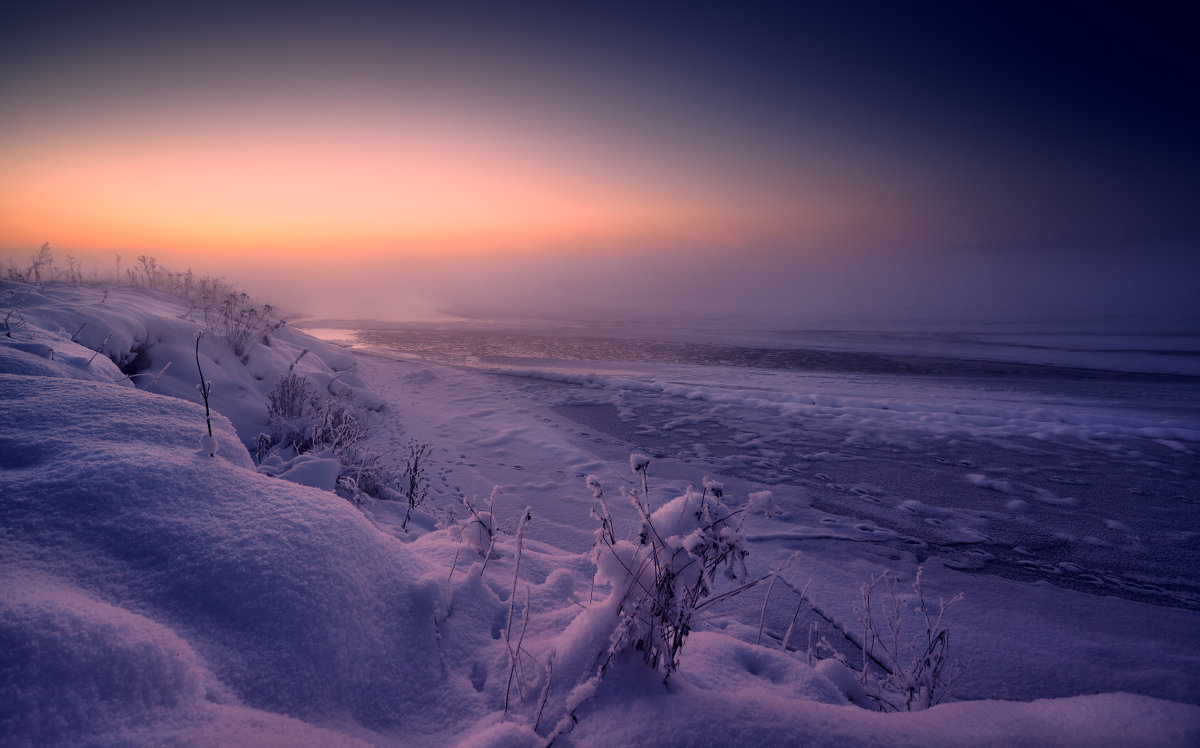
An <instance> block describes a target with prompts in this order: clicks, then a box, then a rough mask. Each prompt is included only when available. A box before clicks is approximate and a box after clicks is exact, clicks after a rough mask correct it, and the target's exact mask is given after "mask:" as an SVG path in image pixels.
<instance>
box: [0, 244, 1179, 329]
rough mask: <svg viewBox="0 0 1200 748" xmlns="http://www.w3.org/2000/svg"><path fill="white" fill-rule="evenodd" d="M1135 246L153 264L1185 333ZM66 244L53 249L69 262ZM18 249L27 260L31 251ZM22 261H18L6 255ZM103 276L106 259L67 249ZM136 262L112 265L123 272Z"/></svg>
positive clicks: (865, 322) (682, 307) (291, 292)
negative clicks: (120, 265) (26, 256)
mask: <svg viewBox="0 0 1200 748" xmlns="http://www.w3.org/2000/svg"><path fill="white" fill-rule="evenodd" d="M1142 247H1143V248H1142V249H1141V251H1131V250H1130V249H1129V248H1128V247H1121V248H1114V247H1113V246H1111V245H1107V246H1106V245H1105V244H1103V243H1102V242H1099V241H1096V240H1091V241H1067V240H1060V241H1058V242H1057V243H1056V244H1054V245H1049V244H1048V243H1042V244H1035V243H1023V244H1016V243H1014V244H1004V245H986V246H976V247H959V248H955V249H941V250H920V249H912V248H896V249H892V250H881V249H863V248H859V249H857V250H846V251H842V252H815V251H809V252H805V253H801V252H798V251H796V252H789V251H786V250H784V249H776V248H765V249H763V248H759V249H744V250H741V251H728V250H722V251H708V252H698V251H694V250H693V251H684V250H669V249H659V250H657V251H646V252H642V253H635V252H629V251H624V252H609V253H600V252H570V253H568V252H562V253H553V254H552V253H545V254H538V255H532V254H523V255H513V254H506V255H503V256H499V255H498V256H492V257H478V256H473V257H468V258H463V257H456V256H446V257H437V256H434V255H431V254H424V255H402V254H391V255H387V254H378V255H375V256H366V257H364V256H356V255H353V254H346V255H344V256H339V253H338V252H335V251H330V252H327V253H322V255H321V256H319V257H313V256H311V255H307V256H300V255H296V256H289V255H287V254H279V255H268V254H263V255H254V254H244V255H241V256H240V257H225V256H221V255H217V254H206V255H191V254H186V253H160V254H156V255H155V256H156V257H157V259H158V261H159V262H160V263H161V264H162V265H164V266H166V267H167V268H168V269H170V270H172V271H178V272H182V271H183V270H186V269H191V270H193V271H194V272H197V273H200V274H208V275H214V276H222V277H225V278H226V279H228V280H230V281H232V282H233V283H234V284H235V285H237V286H239V287H241V288H244V289H245V290H246V291H247V292H249V293H250V294H251V295H253V296H255V297H257V298H259V299H261V300H263V301H266V302H270V303H272V304H274V305H276V306H278V307H279V308H281V309H283V310H284V311H285V312H286V313H287V314H289V315H291V316H293V317H307V318H318V319H338V320H360V319H373V320H380V321H428V320H432V319H439V318H443V319H444V317H445V315H450V316H454V317H467V318H472V319H504V320H518V319H527V320H540V321H559V322H570V321H609V322H627V323H631V324H635V323H637V322H639V321H640V322H655V321H671V322H686V321H688V320H695V321H696V322H698V323H703V324H718V325H719V324H722V323H723V322H727V323H731V324H733V323H755V322H761V323H764V324H766V323H769V324H772V325H783V326H786V327H794V328H822V327H830V326H833V327H844V326H850V327H853V326H864V327H869V328H870V327H882V328H895V329H900V328H904V327H914V328H927V327H938V328H947V329H949V328H955V327H958V328H964V327H971V326H975V327H978V326H988V325H995V324H1013V323H1015V324H1022V323H1027V324H1039V325H1040V324H1053V323H1059V324H1069V325H1075V326H1083V327H1088V328H1095V329H1096V330H1097V331H1104V330H1140V331H1145V332H1156V331H1184V332H1194V331H1195V330H1196V329H1198V328H1200V301H1198V300H1197V298H1196V295H1195V293H1194V279H1195V278H1196V277H1200V267H1198V263H1197V261H1196V259H1195V258H1194V257H1192V256H1191V255H1189V254H1188V253H1187V252H1184V251H1172V249H1171V247H1170V245H1168V244H1165V243H1161V242H1160V243H1157V244H1155V243H1151V242H1149V241H1147V242H1145V244H1143V245H1142ZM69 253H70V252H68V251H67V250H65V249H59V250H57V251H56V255H57V257H58V260H59V263H60V265H62V264H65V262H64V260H65V256H66V255H67V254H69ZM26 254H27V253H26ZM6 255H8V256H9V257H10V258H11V260H12V261H13V262H14V263H16V264H17V265H20V263H21V262H22V261H23V260H24V255H23V254H22V253H20V252H8V253H6ZM74 255H75V256H78V257H81V258H82V259H83V262H84V263H85V267H87V268H90V271H94V272H96V273H97V274H98V275H100V276H101V277H103V276H107V275H111V274H113V273H115V256H114V255H113V254H101V253H90V252H75V253H74ZM135 257H136V256H135V255H130V254H125V255H123V267H125V268H128V267H130V266H131V265H132V264H133V262H134V261H135Z"/></svg>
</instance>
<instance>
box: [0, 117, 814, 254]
mask: <svg viewBox="0 0 1200 748" xmlns="http://www.w3.org/2000/svg"><path fill="white" fill-rule="evenodd" d="M150 119H151V123H150V124H146V125H141V126H138V124H137V123H138V122H139V118H138V117H137V116H131V117H130V118H129V119H128V120H126V122H128V123H133V124H127V125H126V129H124V130H122V129H120V128H119V127H103V126H100V127H94V128H87V127H82V126H79V127H60V128H57V129H51V130H49V131H46V132H42V133H37V134H30V135H29V136H28V137H26V138H25V139H24V142H23V144H22V147H21V148H20V149H19V150H18V149H16V148H12V147H6V146H2V145H0V158H2V159H3V161H4V163H5V164H6V168H5V170H4V173H3V174H2V175H0V246H8V247H15V246H36V245H37V244H40V243H41V242H42V241H45V240H49V241H51V243H52V244H60V245H66V246H73V247H80V248H87V249H92V250H120V249H126V250H128V249H129V248H147V249H166V250H178V251H193V252H194V251H201V250H209V251H218V252H219V251H230V252H236V251H244V250H254V251H268V252H269V251H273V250H277V251H280V252H293V251H296V250H302V251H306V250H313V251H316V250H327V249H330V248H339V249H346V250H350V251H355V252H361V253H367V254H370V253H376V252H384V251H405V252H418V253H433V254H445V253H455V254H464V255H470V254H476V253H490V252H497V251H518V252H539V251H564V250H570V249H586V248H601V247H603V248H606V249H609V250H618V249H620V248H627V249H635V248H638V247H654V246H683V245H689V244H690V245H708V246H712V245H714V244H716V245H721V244H726V245H729V244H733V245H736V244H741V243H745V242H749V241H753V240H762V239H764V238H768V239H772V238H779V237H792V236H796V235H797V234H801V233H805V232H808V233H812V232H813V231H814V230H815V228H816V224H815V221H814V217H813V215H812V211H811V210H809V209H808V207H807V206H806V205H804V204H803V203H802V201H801V200H799V199H798V198H795V197H793V196H789V195H788V192H787V191H786V190H782V191H781V190H779V189H778V188H777V186H776V185H772V184H770V183H769V182H765V183H764V185H763V186H762V187H761V188H758V189H753V190H749V191H747V190H746V189H744V187H742V188H739V187H735V186H732V185H729V184H726V182H727V181H728V180H727V179H726V178H725V175H724V174H723V173H719V172H718V171H715V170H714V166H713V165H705V164H688V163H676V164H667V165H665V168H663V167H664V165H663V164H654V163H647V161H648V159H647V158H645V156H644V154H645V153H647V152H651V151H652V149H653V146H652V144H651V145H647V146H645V147H644V148H643V150H642V152H637V151H633V152H628V153H621V152H612V151H609V150H607V149H606V148H605V147H604V144H581V143H579V142H577V141H575V142H573V141H571V140H570V138H568V137H563V136H557V135H556V134H554V133H551V134H549V136H547V134H546V133H545V132H540V133H531V134H529V135H525V134H522V133H514V132H503V131H501V132H496V131H494V130H491V129H488V128H486V127H480V128H478V129H472V128H470V127H469V126H466V125H463V124H461V123H457V122H455V123H452V124H448V123H445V122H426V123H418V124H415V125H414V124H411V123H405V124H406V125H407V126H402V127H397V126H394V125H393V124H392V123H390V122H387V121H383V120H382V118H377V119H376V120H374V121H367V122H361V121H354V122H351V123H344V122H339V121H338V120H337V119H336V118H326V119H324V120H316V121H313V120H309V121H307V122H303V123H302V124H301V125H295V124H292V123H290V122H289V121H284V120H278V121H267V122H262V121H255V122H252V123H246V122H239V121H238V120H237V118H236V117H229V118H228V120H222V119H220V115H216V114H214V115H210V117H209V119H208V120H207V121H199V122H196V121H191V122H186V123H181V122H166V123H163V122H158V123H154V122H153V120H152V118H150Z"/></svg>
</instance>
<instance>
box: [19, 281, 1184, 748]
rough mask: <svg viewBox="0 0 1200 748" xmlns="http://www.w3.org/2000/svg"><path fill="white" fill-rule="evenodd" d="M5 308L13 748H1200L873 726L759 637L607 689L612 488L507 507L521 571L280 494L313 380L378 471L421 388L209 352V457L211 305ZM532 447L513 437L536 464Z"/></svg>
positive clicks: (1015, 714)
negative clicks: (281, 383) (355, 423)
mask: <svg viewBox="0 0 1200 748" xmlns="http://www.w3.org/2000/svg"><path fill="white" fill-rule="evenodd" d="M0 293H4V294H5V296H4V299H5V301H6V303H8V304H10V307H9V308H3V309H0V312H3V313H7V312H8V311H9V309H10V308H12V309H18V311H17V313H16V314H13V315H10V317H9V321H8V323H7V325H8V327H9V332H10V333H11V334H8V335H0V467H2V468H3V470H2V471H0V497H2V498H0V743H3V744H4V745H14V746H16V745H78V744H88V745H117V744H181V745H247V746H249V745H255V746H259V745H288V746H294V745H356V744H378V745H418V744H419V745H454V744H462V745H471V746H524V745H530V746H533V745H544V744H546V743H547V741H549V740H551V739H556V744H557V745H581V746H583V745H597V746H599V745H637V744H654V745H671V744H676V745H736V744H743V745H879V746H885V745H886V746H909V745H911V746H939V745H944V746H961V745H1014V744H1024V745H1081V746H1082V745H1087V746H1096V745H1113V746H1117V745H1188V744H1193V745H1194V744H1196V743H1198V742H1200V707H1197V706H1193V705H1189V704H1183V703H1178V702H1175V701H1169V700H1165V699H1159V698H1151V697H1147V696H1138V695H1131V694H1125V693H1111V694H1099V695H1093V696H1075V697H1072V698H1062V699H1044V700H1038V701H1033V702H1025V703H1021V702H1007V701H987V700H977V701H963V702H952V703H945V704H941V705H938V706H934V707H932V708H931V709H928V710H926V711H921V712H911V713H899V714H881V713H878V712H876V711H872V710H869V709H864V708H861V707H860V706H855V705H853V704H852V703H851V698H852V697H854V696H855V693H854V692H855V688H854V684H853V683H851V684H847V683H846V682H845V679H844V676H846V675H847V673H846V670H845V669H844V668H841V669H840V670H839V669H838V667H832V666H829V665H824V666H818V667H816V668H814V667H810V665H809V664H808V663H807V662H806V660H805V658H804V657H803V656H797V655H796V654H795V653H791V652H785V651H781V650H780V648H779V647H778V645H777V643H774V642H772V644H773V645H774V646H766V645H755V644H753V643H750V642H748V641H744V640H742V639H743V638H744V637H743V638H738V637H737V636H735V635H734V634H736V633H737V627H731V629H730V631H726V632H723V631H720V630H716V628H715V627H714V628H712V629H711V630H697V631H696V632H694V633H692V635H691V636H690V637H689V638H688V640H687V644H686V647H685V648H684V649H683V651H682V664H681V666H680V669H679V672H678V673H677V674H676V675H675V676H673V677H672V678H671V679H670V680H669V681H668V682H667V684H666V685H664V682H663V678H662V674H661V673H659V672H656V671H654V670H652V669H650V668H649V667H647V666H646V665H645V664H644V663H643V662H642V659H641V657H640V656H639V655H638V653H637V652H634V651H618V652H617V653H616V656H615V657H614V659H613V663H612V665H611V667H608V668H607V669H606V670H605V672H604V674H603V677H597V675H598V672H597V663H598V662H599V660H600V658H601V657H602V655H603V654H604V653H605V652H606V651H608V650H610V648H611V643H612V641H613V637H614V633H613V628H612V626H613V621H615V620H616V619H615V618H614V617H613V616H615V612H614V611H615V605H616V597H617V596H618V589H617V587H618V586H619V585H616V584H613V585H611V586H610V585H606V584H605V583H606V582H611V581H612V579H611V578H610V577H606V576H605V574H609V575H611V574H612V573H613V572H612V569H611V568H608V569H607V570H602V571H601V573H600V574H598V575H597V577H596V582H595V586H593V584H594V582H593V575H594V573H595V570H594V567H593V563H592V559H591V557H589V555H588V554H587V553H586V552H581V551H580V549H579V548H577V547H575V546H577V545H578V543H579V536H588V537H590V535H591V534H592V531H593V529H594V528H593V526H592V525H593V524H594V523H592V521H591V520H589V519H588V517H587V507H588V502H586V501H585V500H584V499H586V498H587V497H586V495H583V496H582V498H581V499H580V500H579V501H578V502H575V503H573V504H572V505H571V506H572V507H573V508H571V509H570V510H568V508H567V506H566V504H567V502H565V501H564V500H562V497H573V498H578V497H580V495H581V494H583V493H584V492H583V490H582V485H581V484H580V485H575V483H574V482H575V480H576V479H575V478H574V477H573V476H572V477H570V478H568V481H570V483H568V484H566V485H547V486H546V487H545V492H546V493H547V494H550V495H553V496H554V497H555V501H553V502H551V501H544V502H539V500H538V499H539V497H538V496H536V495H535V496H534V499H532V500H531V503H532V504H533V514H534V517H535V519H534V520H533V521H534V523H536V522H537V521H538V520H539V518H540V517H541V516H543V514H545V515H546V516H548V517H549V518H550V519H549V521H550V522H552V523H553V522H556V521H558V522H562V523H563V526H564V527H566V526H567V525H568V524H569V523H570V520H569V518H570V517H573V516H577V517H579V520H578V524H579V527H576V528H575V531H574V533H573V534H572V533H571V532H569V531H564V532H562V533H561V536H562V541H561V542H559V543H555V542H552V541H553V540H554V539H555V538H554V537H553V535H554V534H555V533H549V534H547V535H540V536H539V535H537V534H533V535H531V536H530V537H529V538H522V536H521V532H520V531H519V530H516V529H515V528H514V524H515V523H514V522H513V521H512V520H510V519H509V518H515V517H516V516H517V513H515V512H512V511H510V509H511V507H510V505H509V504H506V503H503V502H502V503H499V504H497V505H496V508H494V511H495V514H496V515H497V516H496V517H495V518H492V517H491V516H490V515H484V514H483V512H482V506H481V505H479V506H478V508H479V509H480V517H482V518H483V519H484V520H486V521H485V523H484V524H482V525H479V526H481V527H484V528H485V529H487V530H489V531H493V532H494V537H495V547H494V548H490V549H488V548H486V546H487V543H486V542H483V543H480V542H479V540H480V539H479V538H478V537H476V536H472V535H471V528H473V527H476V526H473V525H472V518H471V517H466V518H463V517H458V518H451V517H449V515H443V516H440V517H439V516H437V515H436V514H435V513H432V512H429V513H423V514H421V515H419V516H418V517H417V519H416V522H415V524H414V529H413V531H412V532H404V531H403V530H400V529H399V527H398V522H397V520H396V518H397V517H398V516H399V514H398V512H397V510H396V508H395V507H396V502H385V501H375V500H373V499H367V500H366V506H365V507H364V508H365V509H366V511H365V512H364V511H363V510H362V509H359V508H358V507H356V506H355V504H354V502H352V501H347V500H346V499H345V498H343V497H341V496H339V495H337V494H335V493H333V492H331V491H328V490H322V489H320V488H316V487H311V486H308V485H298V484H297V483H296V482H292V481H284V480H280V479H278V478H276V477H272V475H271V474H270V473H271V471H270V470H269V469H268V470H265V471H264V470H263V469H260V468H256V465H255V459H254V458H253V457H252V456H251V453H250V451H249V449H253V448H255V447H256V440H257V439H258V435H259V433H260V432H261V431H262V430H263V429H264V428H265V425H266V423H267V420H268V418H267V405H266V403H267V401H268V397H269V393H270V392H271V391H272V388H273V387H274V386H275V383H276V382H277V381H278V380H279V378H280V377H281V376H282V375H283V374H284V373H286V372H288V371H289V368H290V367H291V368H294V370H295V371H297V372H302V373H303V374H304V375H305V376H306V377H308V378H309V379H310V380H311V381H312V382H314V383H315V386H316V387H318V388H319V389H320V391H321V392H323V393H335V394H338V395H340V396H341V397H342V398H344V399H345V400H346V401H347V402H354V403H356V404H357V405H358V406H359V407H361V408H362V409H363V412H364V413H374V415H373V416H370V417H371V418H374V419H375V422H376V424H377V431H376V433H377V435H379V436H377V437H376V438H377V440H378V441H379V444H378V450H379V451H378V453H379V454H385V453H387V452H386V450H387V449H388V448H389V447H396V446H397V444H398V442H396V443H388V442H387V439H388V438H392V440H393V441H396V440H397V439H398V438H399V436H400V435H402V434H401V433H400V432H401V431H402V429H400V430H398V429H396V428H394V427H393V428H391V430H389V428H388V427H386V426H384V425H383V424H384V423H386V422H389V421H395V420H397V419H400V420H402V419H403V418H404V414H403V413H402V412H397V411H396V410H395V408H394V407H392V406H387V407H385V406H384V403H385V401H394V400H395V399H396V397H395V393H394V392H393V393H384V394H383V395H381V394H380V393H378V392H371V391H370V389H369V387H368V385H367V384H366V382H367V381H368V380H370V381H375V382H378V381H380V380H379V379H378V378H376V379H373V380H371V379H370V378H368V377H359V376H358V374H357V373H356V371H355V370H356V356H355V355H352V354H350V353H348V352H346V351H345V350H343V349H340V348H337V347H336V346H332V345H330V344H327V343H323V342H321V341H318V340H316V339H313V338H311V337H309V336H307V335H305V334H304V333H302V332H299V331H296V330H291V329H289V328H286V327H284V328H280V329H278V330H275V331H273V332H271V333H270V335H269V344H267V343H264V344H259V345H255V346H253V347H252V348H250V350H249V351H248V352H245V353H244V354H243V355H241V356H239V355H236V354H235V353H234V351H233V350H232V347H231V346H230V345H229V343H228V342H227V341H226V340H224V339H222V338H220V337H218V336H216V335H214V334H212V332H211V331H209V332H206V334H205V335H204V336H203V337H202V338H201V339H200V349H199V350H200V353H199V358H200V366H201V368H202V369H203V371H204V374H205V377H206V379H208V380H211V381H212V383H213V385H212V391H213V394H212V405H213V408H214V410H215V414H214V416H213V431H214V435H215V437H216V439H217V441H218V443H219V445H220V446H219V450H218V451H217V453H216V456H215V457H210V456H209V454H207V453H206V452H204V451H202V450H200V449H199V444H200V440H201V438H202V437H203V436H204V435H205V433H206V426H205V412H204V407H203V405H202V404H201V402H200V393H199V391H198V389H197V386H196V385H197V384H198V383H199V381H200V379H199V374H198V372H197V371H196V363H197V362H196V356H197V354H196V333H197V332H198V331H201V330H203V329H204V328H205V325H204V323H203V322H202V321H199V320H197V319H195V318H194V316H192V315H189V309H188V305H187V304H186V303H183V302H181V301H180V300H178V299H176V298H174V297H172V296H169V295H166V294H158V293H153V292H148V291H144V290H137V289H128V288H121V289H118V288H103V287H95V286H92V287H87V286H85V287H82V288H73V287H68V286H64V285H53V286H50V287H47V288H45V289H31V288H29V287H27V286H23V285H20V284H11V283H4V284H0ZM18 299H19V308H17V307H16V306H15V304H16V303H17V300H18ZM190 317H191V318H190ZM18 320H19V323H18ZM81 325H82V328H81ZM97 349H99V350H100V351H101V355H93V354H95V353H96V350H97ZM301 351H308V353H307V354H305V355H302V354H301ZM114 359H115V361H117V362H122V364H123V367H122V366H118V364H117V363H115V362H114ZM135 362H136V363H135ZM383 363H384V364H386V361H384V362H383ZM375 366H376V368H375V369H374V371H375V374H376V376H377V377H379V376H383V375H381V374H380V372H381V371H382V369H381V368H380V367H381V366H382V364H381V362H380V360H376V361H375ZM397 371H401V370H397ZM420 371H430V370H429V369H428V368H427V366H426V365H423V366H422V368H421V369H420ZM420 371H417V372H413V371H411V370H403V373H397V374H395V375H394V377H393V378H394V380H395V381H396V382H400V383H401V384H400V385H396V390H397V391H402V390H403V391H405V392H408V390H404V386H414V387H415V385H416V384H419V383H420V382H421V381H422V379H425V380H428V379H429V378H431V377H438V376H445V377H447V381H450V379H449V378H450V377H452V376H453V372H449V370H447V371H448V373H446V374H444V375H441V374H437V373H433V374H425V375H421V374H420ZM130 373H133V374H135V375H137V376H134V377H133V380H131V379H130V378H129V374H130ZM143 373H148V374H150V375H151V376H141V375H142V374H143ZM154 374H158V376H157V378H154V377H153V375H154ZM151 379H153V382H154V383H153V385H152V386H151V387H150V389H149V391H147V390H146V389H142V388H141V387H145V385H146V384H147V383H148V382H149V381H150V380H151ZM135 382H136V384H137V385H138V386H134V383H135ZM402 385H403V386H402ZM426 391H428V390H426ZM385 395H386V396H385ZM454 407H456V406H455V405H454V404H453V403H450V402H440V403H439V402H428V401H426V402H424V403H422V404H421V405H420V408H424V409H426V410H429V409H437V408H442V409H446V408H454ZM420 412H422V411H420V409H418V415H416V416H414V419H417V418H420V417H422V416H420V415H419V413H420ZM366 417H367V416H364V418H366ZM417 425H419V424H417V423H415V421H414V425H413V429H414V430H415V429H416V428H417ZM489 428H490V427H489ZM523 433H524V434H528V432H527V431H526V432H519V431H514V432H513V433H510V434H508V435H507V436H506V435H505V434H504V433H502V432H493V437H494V438H496V439H499V440H500V441H501V442H504V443H506V444H509V445H510V446H512V447H513V448H514V449H516V447H517V445H519V442H520V440H521V438H523V437H522V434H523ZM447 438H451V437H447ZM506 440H507V441H506ZM463 441H464V442H465V437H464V438H463ZM548 448H549V447H548ZM464 456H465V455H464ZM284 457H287V458H288V459H289V460H291V461H292V463H290V467H293V468H294V467H295V464H294V461H295V460H297V459H299V457H298V456H297V455H284ZM466 459H469V456H466ZM555 459H557V456H556V457H555ZM562 459H563V460H567V459H570V458H568V457H566V456H565V455H564V456H563V457H562ZM280 460H281V461H282V460H283V457H280ZM275 472H279V470H276V471H275ZM513 500H516V501H523V500H524V499H523V498H520V499H510V501H513ZM576 510H578V511H576ZM572 512H574V513H572ZM460 513H461V509H460ZM480 517H475V518H474V519H475V520H479V519H480ZM438 520H440V521H438ZM739 527H740V525H739ZM485 541H486V539H485ZM489 550H490V555H489V552H488V551H489ZM609 566H611V564H610V565H609ZM748 594H749V593H748ZM754 594H758V595H761V593H760V592H758V591H755V592H754ZM514 595H515V597H514ZM759 599H761V597H760V598H759ZM754 604H755V605H758V604H760V603H759V602H757V601H756V602H755V603H754ZM1181 620H1182V619H1181ZM1186 620H1192V619H1190V618H1189V619H1186ZM1095 656H1096V657H1098V658H1103V657H1105V656H1106V654H1105V653H1104V652H1097V653H1096V654H1095ZM506 702H507V703H508V704H509V706H508V708H507V709H506V706H505V705H506Z"/></svg>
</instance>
